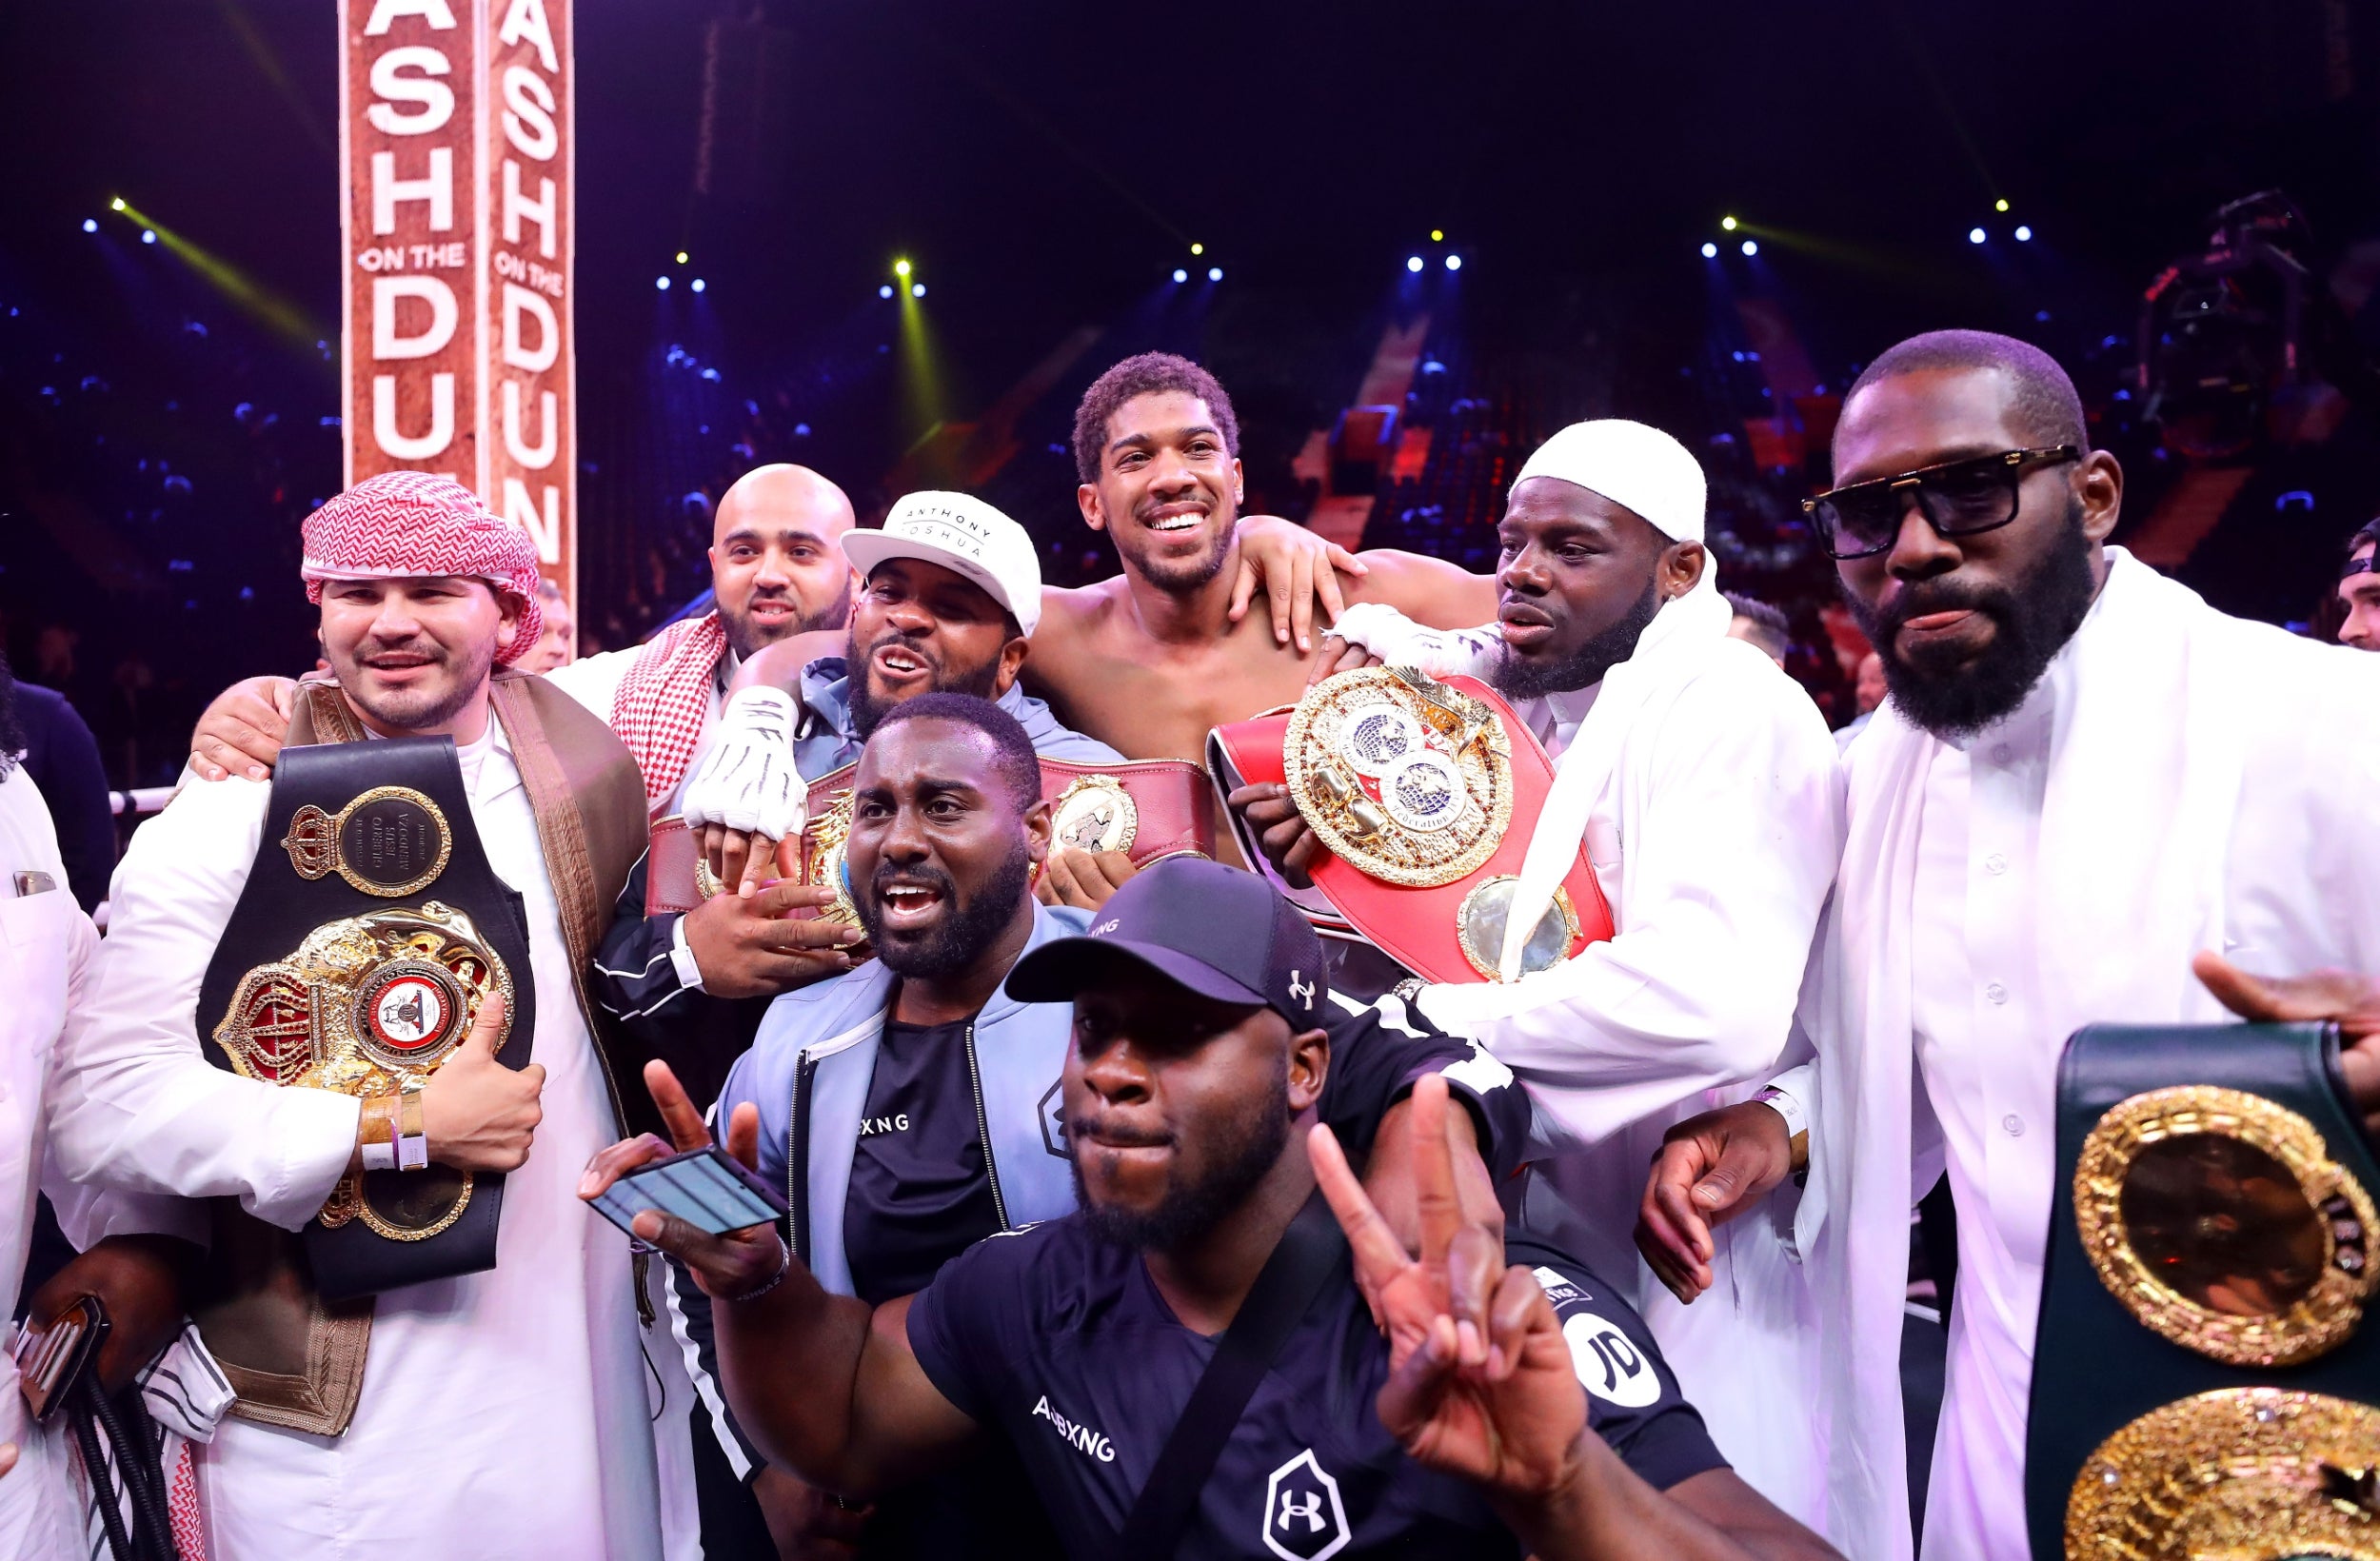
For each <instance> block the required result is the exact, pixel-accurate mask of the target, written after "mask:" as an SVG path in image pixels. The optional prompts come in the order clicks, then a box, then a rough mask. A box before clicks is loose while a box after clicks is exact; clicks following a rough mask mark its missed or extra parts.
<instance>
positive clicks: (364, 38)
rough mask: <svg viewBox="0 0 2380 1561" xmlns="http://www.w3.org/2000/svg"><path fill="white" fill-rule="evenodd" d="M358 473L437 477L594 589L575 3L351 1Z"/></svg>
mask: <svg viewBox="0 0 2380 1561" xmlns="http://www.w3.org/2000/svg"><path fill="white" fill-rule="evenodd" d="M339 31H340V39H341V60H340V131H339V134H340V152H341V161H342V163H343V165H344V167H345V169H346V174H347V201H346V203H345V205H344V207H342V211H341V222H340V227H341V236H342V239H343V241H344V244H343V251H344V259H345V263H346V266H347V287H346V290H345V294H344V297H343V299H342V302H341V317H340V328H341V336H342V345H343V346H344V347H345V359H346V365H347V372H346V376H345V384H344V385H343V388H342V400H343V405H342V407H341V410H342V414H343V417H342V421H343V424H344V426H345V430H346V438H347V482H348V484H355V483H357V482H360V481H362V480H363V479H365V478H367V477H370V476H373V475H375V474H377V473H380V472H384V471H391V470H401V469H403V470H414V471H434V472H441V473H444V474H446V476H449V477H452V478H454V479H455V480H456V481H457V482H460V483H462V484H466V486H468V487H471V488H473V489H475V490H476V491H477V492H478V493H479V494H480V496H481V497H482V498H484V499H485V500H486V502H487V504H488V507H489V508H491V509H493V510H495V511H496V513H498V514H500V515H502V516H504V517H505V518H506V520H508V521H510V522H511V523H512V524H515V525H518V526H520V527H522V528H523V529H524V530H526V532H528V534H529V535H530V537H531V538H532V539H533V540H534V541H535V542H536V543H537V554H538V560H539V564H540V567H541V568H542V569H543V571H544V572H545V576H546V577H547V578H548V579H550V580H552V581H554V582H555V583H558V584H560V585H561V586H562V588H563V590H564V592H565V594H566V595H567V596H568V597H569V598H570V599H571V603H572V605H573V608H574V609H575V607H576V604H577V597H578V548H577V535H578V484H577V480H576V476H575V474H576V472H577V470H578V447H577V443H578V442H577V438H576V432H575V430H576V425H577V405H576V387H577V362H576V352H575V346H576V343H575V339H574V333H573V331H572V327H571V317H570V316H571V309H570V274H571V248H572V241H573V237H574V233H573V227H574V221H575V214H574V210H573V195H574V193H575V191H574V188H573V174H574V163H573V156H572V148H571V128H572V114H573V107H574V105H573V89H574V85H575V78H574V75H573V71H572V69H571V58H570V42H571V39H570V8H569V0H339Z"/></svg>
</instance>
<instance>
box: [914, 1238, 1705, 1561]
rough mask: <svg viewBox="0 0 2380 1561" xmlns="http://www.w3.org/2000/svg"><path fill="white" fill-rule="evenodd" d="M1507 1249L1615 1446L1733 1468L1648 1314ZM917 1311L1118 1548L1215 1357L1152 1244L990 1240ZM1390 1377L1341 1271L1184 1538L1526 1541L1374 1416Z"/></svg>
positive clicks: (1042, 1483)
mask: <svg viewBox="0 0 2380 1561" xmlns="http://www.w3.org/2000/svg"><path fill="white" fill-rule="evenodd" d="M1509 1252H1510V1260H1511V1261H1514V1262H1519V1263H1527V1264H1529V1265H1531V1266H1532V1267H1533V1268H1535V1269H1536V1270H1537V1277H1538V1282H1539V1283H1540V1284H1543V1285H1544V1286H1545V1287H1546V1291H1547V1294H1548V1295H1549V1296H1550V1297H1551V1298H1552V1299H1553V1301H1554V1304H1555V1310H1556V1311H1557V1314H1559V1315H1560V1316H1561V1319H1562V1333H1563V1335H1564V1337H1565V1338H1567V1339H1568V1340H1569V1342H1570V1347H1571V1355H1572V1358H1573V1360H1574V1361H1575V1362H1576V1364H1577V1369H1578V1375H1579V1380H1580V1381H1581V1383H1583V1384H1584V1385H1585V1387H1586V1389H1587V1392H1588V1400H1587V1404H1588V1411H1589V1418H1590V1423H1591V1424H1592V1425H1593V1427H1594V1428H1595V1430H1596V1432H1597V1433H1598V1434H1600V1435H1601V1436H1602V1437H1603V1439H1604V1440H1605V1441H1606V1442H1607V1443H1609V1444H1610V1445H1611V1447H1612V1449H1613V1450H1614V1451H1615V1452H1617V1453H1618V1454H1619V1455H1620V1457H1621V1459H1622V1460H1623V1461H1624V1462H1626V1463H1627V1464H1628V1466H1629V1467H1630V1468H1632V1469H1634V1470H1635V1471H1636V1472H1637V1473H1638V1474H1640V1475H1642V1476H1643V1477H1644V1478H1645V1480H1647V1481H1648V1482H1649V1483H1651V1484H1652V1485H1654V1486H1656V1488H1659V1489H1664V1490H1666V1489H1667V1488H1669V1487H1670V1486H1673V1485H1676V1483H1677V1482H1678V1481H1680V1480H1683V1479H1685V1478H1687V1477H1688V1476H1690V1475H1693V1474H1697V1473H1700V1472H1704V1471H1705V1470H1710V1469H1716V1468H1721V1467H1723V1466H1724V1462H1725V1460H1723V1459H1722V1458H1720V1456H1719V1454H1718V1451H1717V1449H1716V1448H1715V1447H1714V1446H1713V1445H1712V1443H1711V1438H1710V1435H1709V1433H1707V1432H1706V1431H1705V1430H1704V1429H1703V1425H1702V1417H1701V1416H1700V1415H1698V1414H1696V1413H1695V1411H1694V1410H1693V1408H1692V1407H1690V1406H1689V1405H1688V1404H1687V1403H1686V1402H1685V1400H1684V1399H1683V1398H1682V1397H1680V1396H1679V1393H1678V1391H1677V1382H1676V1378H1675V1377H1674V1376H1672V1375H1671V1374H1670V1371H1669V1368H1668V1366H1667V1364H1666V1363H1664V1362H1663V1361H1662V1359H1661V1357H1660V1354H1659V1353H1658V1351H1657V1350H1656V1348H1655V1347H1654V1344H1653V1340H1652V1336H1651V1334H1649V1333H1648V1332H1647V1331H1646V1329H1645V1327H1644V1324H1643V1322H1642V1321H1641V1320H1639V1319H1638V1318H1637V1316H1636V1313H1635V1312H1634V1310H1632V1309H1631V1308H1630V1307H1629V1306H1627V1305H1626V1304H1625V1303H1624V1302H1622V1301H1621V1300H1620V1299H1619V1298H1618V1297H1617V1296H1616V1295H1614V1294H1612V1293H1611V1292H1610V1291H1609V1290H1607V1289H1606V1288H1605V1287H1604V1286H1603V1284H1602V1282H1601V1281H1599V1280H1597V1279H1596V1278H1594V1277H1593V1276H1592V1275H1590V1274H1587V1273H1586V1272H1585V1270H1584V1269H1582V1268H1581V1267H1580V1266H1579V1265H1578V1264H1577V1263H1576V1262H1575V1261H1573V1260H1571V1259H1569V1258H1567V1257H1564V1256H1561V1255H1558V1254H1557V1253H1555V1252H1553V1251H1551V1250H1549V1249H1546V1248H1544V1247H1541V1246H1538V1245H1537V1244H1535V1243H1530V1242H1523V1241H1517V1240H1516V1241H1514V1242H1512V1243H1511V1245H1510V1248H1509ZM908 1326H909V1344H910V1347H911V1348H912V1349H913V1350H914V1351H915V1352H916V1353H917V1358H918V1362H919V1364H920V1365H921V1366H922V1368H923V1369H924V1371H925V1373H926V1375H927V1377H928V1378H929V1379H930V1380H931V1381H932V1382H933V1383H934V1385H935V1387H936V1388H937V1389H939V1390H940V1391H941V1392H942V1395H943V1396H944V1397H946V1398H948V1399H949V1400H950V1401H951V1402H952V1403H953V1404H955V1405H957V1406H958V1407H959V1408H960V1409H961V1410H962V1411H963V1412H965V1413H967V1414H968V1415H969V1416H971V1417H972V1418H973V1419H975V1421H976V1422H977V1423H978V1424H980V1425H982V1426H985V1427H987V1428H996V1429H997V1430H998V1431H999V1432H1000V1433H1002V1437H1003V1439H1004V1440H1005V1441H1006V1442H1007V1443H1008V1444H1009V1445H1010V1446H1011V1447H1013V1448H1014V1449H1015V1451H1016V1452H1017V1453H1018V1454H1019V1455H1020V1456H1021V1458H1022V1460H1023V1462H1024V1465H1025V1467H1026V1469H1027V1470H1028V1471H1029V1472H1031V1475H1032V1479H1033V1483H1034V1487H1035V1489H1036V1490H1037V1491H1039V1492H1040V1493H1041V1505H1042V1507H1043V1509H1044V1511H1046V1512H1048V1514H1049V1516H1050V1518H1051V1520H1052V1522H1054V1523H1055V1524H1056V1526H1057V1528H1058V1531H1059V1533H1060V1535H1061V1539H1062V1540H1063V1542H1064V1545H1065V1549H1066V1551H1067V1553H1068V1554H1070V1555H1073V1556H1076V1557H1079V1558H1084V1561H1088V1558H1091V1557H1104V1556H1105V1555H1107V1554H1108V1553H1109V1551H1111V1550H1112V1548H1113V1546H1114V1544H1115V1541H1116V1536H1117V1535H1118V1534H1119V1533H1120V1532H1121V1530H1122V1527H1123V1521H1124V1517H1125V1514H1126V1513H1127V1512H1130V1510H1131V1507H1132V1503H1133V1501H1134V1499H1135V1497H1136V1496H1137V1495H1138V1494H1139V1492H1140V1488H1141V1487H1142V1486H1143V1485H1144V1484H1145V1483H1146V1482H1147V1480H1148V1478H1149V1473H1150V1470H1151V1467H1152V1466H1153V1464H1154V1463H1155V1461H1156V1458H1157V1455H1158V1452H1160V1449H1161V1448H1162V1447H1163V1446H1164V1443H1165V1440H1166V1438H1167V1437H1168V1436H1169V1435H1171V1434H1172V1433H1173V1429H1174V1424H1175V1422H1176V1421H1177V1420H1178V1419H1180V1414H1181V1411H1182V1408H1183V1406H1184V1405H1186V1404H1187V1403H1188V1402H1189V1399H1190V1394H1191V1392H1192V1390H1193V1389H1194V1388H1195V1387H1196V1386H1197V1383H1198V1380H1199V1376H1200V1373H1202V1372H1203V1371H1204V1370H1205V1369H1206V1365H1207V1362H1208V1360H1209V1359H1210V1358H1211V1357H1212V1356H1213V1354H1214V1352H1215V1340H1214V1339H1213V1338H1210V1337H1207V1336H1204V1335H1201V1334H1195V1333H1192V1332H1191V1331H1190V1330H1189V1329H1187V1328H1185V1327H1183V1326H1182V1325H1181V1324H1180V1322H1178V1321H1177V1320H1175V1317H1174V1314H1173V1313H1172V1311H1171V1309H1170V1308H1168V1307H1167V1306H1166V1304H1165V1301H1164V1299H1163V1297H1162V1296H1161V1295H1160V1294H1159V1293H1158V1290H1157V1286H1156V1283H1155V1281H1153V1280H1152V1279H1151V1278H1150V1277H1149V1274H1148V1270H1147V1268H1146V1267H1145V1266H1144V1265H1143V1264H1142V1262H1141V1260H1140V1256H1139V1255H1137V1254H1134V1253H1131V1252H1128V1251H1126V1250H1124V1249H1123V1248H1121V1247H1118V1246H1115V1245H1113V1244H1111V1243H1109V1242H1106V1241H1103V1240H1101V1239H1100V1238H1099V1237H1097V1236H1095V1235H1092V1234H1091V1233H1090V1232H1089V1231H1088V1230H1086V1229H1085V1228H1084V1227H1083V1225H1082V1222H1081V1218H1080V1217H1079V1216H1069V1217H1067V1218H1065V1219H1059V1220H1051V1221H1049V1222H1047V1223H1044V1224H1041V1225H1036V1226H1034V1227H1032V1228H1030V1229H1028V1230H1024V1231H1021V1232H1018V1233H1016V1234H1015V1235H1008V1236H1002V1237H1000V1238H998V1239H995V1240H990V1241H985V1242H982V1243H981V1244H979V1245H977V1246H976V1247H975V1248H973V1249H972V1250H971V1251H969V1252H967V1253H966V1254H965V1255H963V1256H961V1257H959V1258H958V1259H956V1260H955V1261H953V1262H952V1263H951V1264H950V1265H949V1266H948V1267H947V1268H945V1269H944V1270H943V1271H942V1275H941V1276H940V1277H939V1278H937V1279H936V1281H935V1282H934V1285H933V1287H932V1288H931V1289H929V1290H927V1291H926V1292H925V1293H924V1294H922V1295H920V1296H919V1297H918V1298H917V1300H916V1302H915V1303H914V1304H913V1305H912V1306H911V1308H910V1311H909V1325H908ZM1387 1375H1388V1345H1387V1342H1386V1341H1385V1340H1384V1339H1382V1338H1381V1337H1380V1334H1379V1333H1378V1330H1377V1329H1376V1328H1375V1327H1374V1325H1373V1322H1372V1318H1371V1314H1370V1312H1369V1311H1368V1310H1367V1309H1366V1307H1365V1305H1364V1302H1363V1297H1362V1295H1361V1294H1359V1292H1358V1291H1357V1290H1356V1288H1355V1284H1354V1282H1353V1279H1352V1277H1343V1278H1341V1279H1340V1280H1339V1281H1338V1282H1336V1283H1334V1284H1333V1285H1332V1286H1331V1287H1330V1288H1329V1289H1328V1290H1326V1291H1325V1293H1324V1294H1323V1296H1322V1297H1321V1298H1320V1299H1319V1300H1318V1301H1317V1302H1316V1304H1315V1305H1314V1306H1313V1307H1311V1308H1310V1309H1309V1310H1308V1312H1307V1314H1306V1316H1305V1317H1304V1319H1303V1320H1302V1321H1301V1322H1300V1323H1299V1326H1298V1329H1297V1331H1296V1332H1295V1333H1294V1334H1292V1335H1291V1336H1290V1338H1289V1340H1288V1341H1287V1343H1286V1344H1285V1345H1284V1346H1283V1347H1282V1349H1281V1352H1280V1354H1279V1356H1278V1357H1277V1358H1276V1360H1275V1362H1274V1364H1273V1368H1272V1370H1271V1371H1270V1372H1268V1373H1266V1375H1265V1377H1264V1380H1263V1381H1262V1382H1261V1383H1260V1384H1259V1386H1258V1388H1257V1391H1256V1393H1255V1394H1254V1395H1253V1396H1252V1397H1251V1398H1250V1399H1249V1402H1248V1407H1247V1409H1246V1410H1245V1411H1244V1412H1243V1413H1242V1414H1241V1416H1240V1424H1239V1426H1238V1428H1237V1429H1236V1430H1235V1431H1234V1432H1233V1433H1232V1436H1231V1438H1230V1440H1229V1441H1227V1442H1226V1443H1225V1444H1224V1447H1223V1451H1222V1455H1221V1457H1220V1459H1219V1460H1218V1462H1217V1464H1216V1469H1215V1473H1214V1475H1213V1476H1212V1477H1211V1478H1210V1479H1209V1480H1208V1481H1207V1482H1206V1486H1205V1488H1204V1490H1203V1492H1201V1494H1200V1502H1199V1508H1198V1510H1197V1512H1195V1513H1194V1514H1193V1515H1192V1517H1191V1519H1190V1521H1189V1524H1188V1526H1187V1528H1186V1530H1185V1531H1184V1532H1183V1534H1182V1536H1181V1538H1180V1543H1179V1545H1178V1546H1177V1548H1176V1551H1175V1553H1176V1554H1177V1555H1179V1556H1185V1557H1193V1558H1198V1561H1221V1558H1224V1557H1235V1558H1236V1557H1250V1558H1255V1561H1263V1558H1265V1557H1267V1556H1279V1557H1287V1558H1289V1561H1319V1557H1321V1556H1323V1555H1326V1554H1328V1555H1336V1556H1339V1557H1341V1558H1343V1561H1353V1558H1355V1557H1359V1556H1367V1555H1398V1554H1401V1555H1416V1556H1430V1557H1479V1558H1495V1561H1506V1558H1510V1557H1514V1556H1517V1554H1518V1551H1519V1547H1518V1545H1517V1542H1516V1541H1515V1540H1514V1539H1513V1537H1512V1535H1511V1534H1510V1533H1509V1532H1508V1531H1506V1530H1505V1529H1504V1528H1503V1526H1502V1525H1501V1524H1500V1523H1499V1522H1498V1521H1497V1518H1496V1515H1495V1512H1494V1511H1493V1510H1492V1509H1491V1508H1490V1507H1489V1505H1488V1502H1487V1499H1486V1497H1485V1496H1484V1495H1483V1494H1482V1493H1481V1492H1479V1491H1478V1488H1476V1487H1474V1486H1472V1485H1470V1484H1468V1483H1467V1482H1465V1481H1462V1480H1459V1479H1457V1478H1454V1477H1452V1476H1449V1475H1444V1474H1439V1473H1435V1472H1431V1471H1429V1470H1425V1469H1423V1468H1421V1467H1420V1466H1419V1465H1418V1464H1416V1463H1414V1462H1413V1461H1412V1460H1411V1459H1409V1458H1407V1457H1406V1456H1405V1454H1404V1452H1403V1450H1402V1449H1401V1448H1399V1447H1398V1445H1397V1442H1396V1439H1395V1438H1394V1437H1392V1436H1390V1435H1389V1433H1388V1432H1387V1430H1386V1429H1385V1428H1384V1427H1383V1426H1382V1425H1381V1424H1380V1421H1379V1416H1378V1413H1376V1411H1375V1410H1374V1407H1373V1405H1374V1399H1375V1397H1376V1396H1377V1394H1378V1392H1379V1390H1380V1385H1381V1384H1382V1383H1383V1382H1384V1381H1385V1380H1386V1379H1387Z"/></svg>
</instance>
